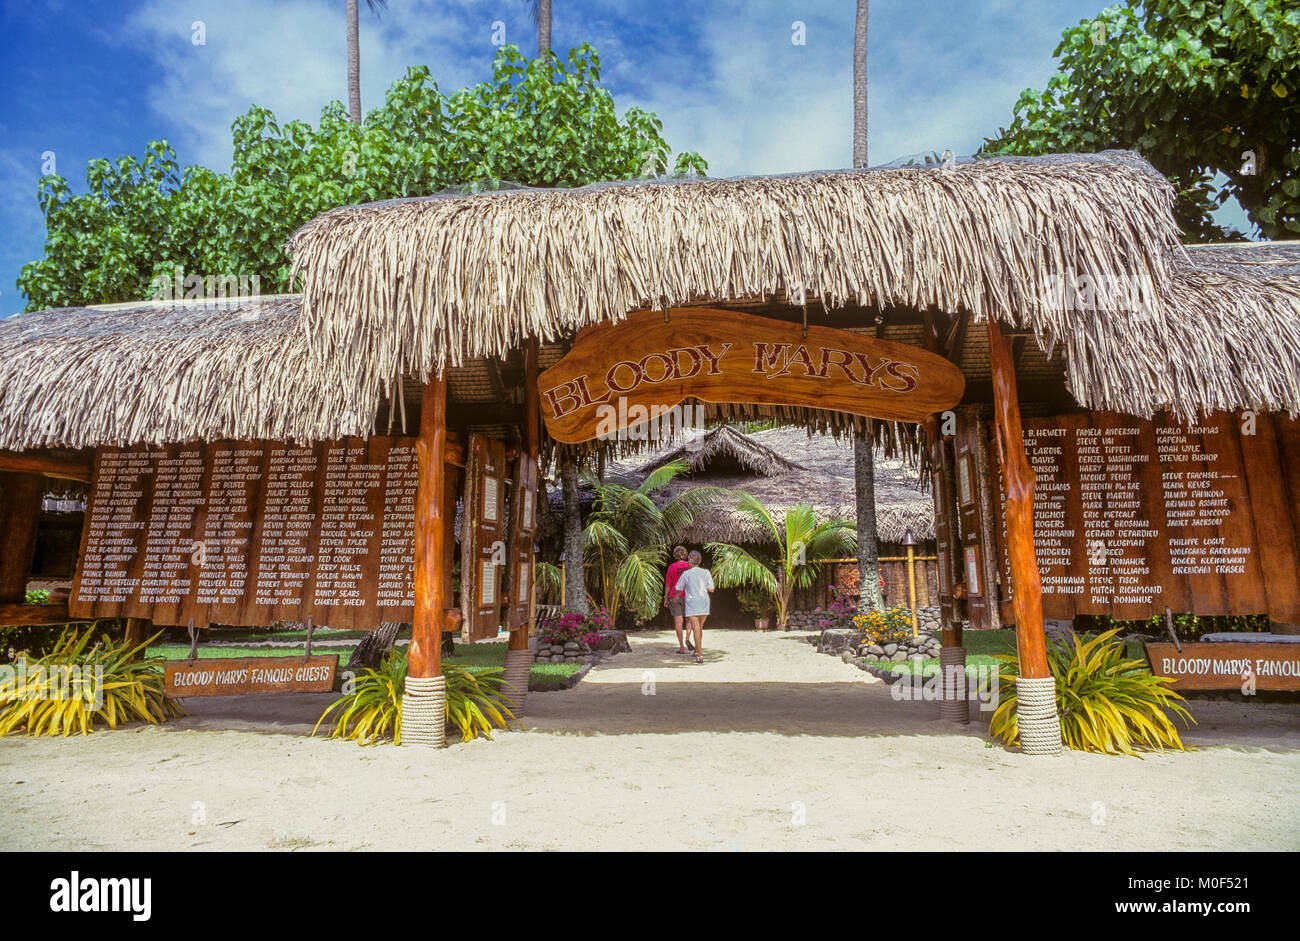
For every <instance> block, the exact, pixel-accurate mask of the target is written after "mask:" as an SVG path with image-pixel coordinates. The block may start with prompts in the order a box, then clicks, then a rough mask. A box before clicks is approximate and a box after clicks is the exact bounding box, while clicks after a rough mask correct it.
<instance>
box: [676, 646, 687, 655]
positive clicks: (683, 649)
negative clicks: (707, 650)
mask: <svg viewBox="0 0 1300 941" xmlns="http://www.w3.org/2000/svg"><path fill="white" fill-rule="evenodd" d="M677 652H678V653H679V654H684V653H686V648H685V647H678V648H677Z"/></svg>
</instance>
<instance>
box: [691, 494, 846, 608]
mask: <svg viewBox="0 0 1300 941" xmlns="http://www.w3.org/2000/svg"><path fill="white" fill-rule="evenodd" d="M736 506H737V508H738V509H739V510H740V511H741V512H742V513H744V514H745V515H747V516H749V517H750V518H751V519H753V520H755V521H756V522H757V523H759V525H761V526H762V527H763V528H764V529H765V530H766V531H767V532H768V533H769V534H770V536H771V540H770V542H769V543H768V544H767V546H766V547H765V548H769V549H775V564H772V563H770V562H769V561H768V560H767V559H765V558H763V557H762V556H761V555H758V554H756V553H754V552H752V551H751V550H749V549H747V548H745V547H743V546H736V545H732V544H731V543H725V542H711V543H709V545H708V550H709V553H710V554H711V555H712V557H713V581H714V583H715V584H717V585H718V587H719V588H741V587H749V588H754V589H757V590H758V591H761V592H762V593H763V594H765V595H766V596H767V597H768V598H769V599H770V600H771V604H772V607H773V608H774V609H775V610H776V623H777V626H778V627H779V628H780V629H781V630H785V626H786V621H787V620H788V619H789V615H790V599H791V598H792V597H793V596H794V592H795V589H796V588H805V587H807V586H808V585H811V584H812V583H813V582H814V581H815V580H816V579H817V575H818V574H819V573H820V572H821V570H822V566H823V565H824V564H825V563H826V562H828V561H830V560H831V559H842V558H844V556H845V554H846V553H848V552H851V551H852V550H853V548H854V546H855V545H856V542H857V532H856V527H855V526H854V525H853V523H852V522H850V521H849V520H844V519H831V520H827V521H826V522H825V523H818V522H817V514H816V513H815V512H814V511H813V508H812V507H810V506H793V507H789V508H788V509H787V510H786V511H785V519H784V520H782V521H781V522H780V523H778V522H777V520H776V518H775V517H774V516H773V515H772V513H771V511H770V510H768V508H767V507H765V506H764V505H763V503H762V502H761V501H760V500H758V499H757V498H756V497H754V496H753V495H751V494H748V493H742V494H741V495H740V498H739V500H738V502H737V504H736Z"/></svg>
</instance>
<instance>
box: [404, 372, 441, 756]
mask: <svg viewBox="0 0 1300 941" xmlns="http://www.w3.org/2000/svg"><path fill="white" fill-rule="evenodd" d="M446 449H447V380H446V377H445V376H434V377H430V378H429V380H428V381H427V382H426V383H425V384H424V394H423V397H422V400H421V405H420V436H419V438H418V439H417V441H416V458H417V461H418V466H419V475H420V479H419V483H418V485H417V487H416V492H415V619H414V620H413V621H412V623H411V647H410V653H409V656H408V661H407V671H406V689H405V692H404V693H403V695H402V723H401V742H402V744H403V745H432V746H435V747H441V746H442V745H445V744H446V736H447V731H446V718H447V690H446V680H445V678H444V677H443V676H442V625H443V618H444V617H445V612H446V608H447V598H446V581H445V577H446V568H447V566H449V565H451V554H450V553H449V552H448V551H447V549H448V546H447V527H446V525H445V521H444V519H443V516H444V514H445V513H446V506H445V496H446V483H447V474H446V469H445V467H444V464H443V458H444V456H445V454H446Z"/></svg>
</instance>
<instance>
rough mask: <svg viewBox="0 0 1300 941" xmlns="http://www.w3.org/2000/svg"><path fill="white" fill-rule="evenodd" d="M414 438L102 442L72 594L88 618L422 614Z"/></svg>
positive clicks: (76, 611)
mask: <svg viewBox="0 0 1300 941" xmlns="http://www.w3.org/2000/svg"><path fill="white" fill-rule="evenodd" d="M417 480H418V469H417V465H416V455H415V439H414V438H394V437H373V438H368V439H363V438H347V439H344V440H341V441H334V442H322V443H319V444H316V445H292V444H284V443H280V442H272V441H256V442H215V443H208V444H186V445H172V446H169V447H164V448H133V449H116V448H101V449H100V450H99V451H98V452H97V453H96V456H95V472H94V478H93V481H92V486H91V494H90V499H89V501H88V503H87V506H86V523H85V529H84V530H83V533H82V541H81V555H80V562H79V564H78V566H77V573H76V578H75V580H74V582H73V586H72V593H71V597H70V598H69V603H68V607H69V612H70V614H71V615H72V616H73V617H77V618H101V617H135V618H148V619H149V620H151V621H153V622H154V623H155V624H188V623H189V622H190V619H191V618H192V619H193V622H194V625H195V626H196V627H206V626H207V625H209V624H213V623H215V624H241V625H248V626H266V625H270V624H271V623H273V622H275V621H300V622H301V621H306V620H307V619H308V618H311V620H312V621H313V622H314V623H315V624H320V625H325V626H329V627H334V628H354V629H363V630H372V629H374V628H377V627H379V625H380V623H381V622H383V621H410V620H411V619H412V618H413V617H414V604H415V589H414V584H413V559H414V548H415V545H414V543H415V491H416V484H417Z"/></svg>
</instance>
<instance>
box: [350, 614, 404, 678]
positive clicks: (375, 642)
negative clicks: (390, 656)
mask: <svg viewBox="0 0 1300 941" xmlns="http://www.w3.org/2000/svg"><path fill="white" fill-rule="evenodd" d="M401 629H402V625H401V624H400V623H398V622H397V621H385V622H384V623H382V624H380V625H379V630H377V631H371V632H370V633H368V634H366V636H365V637H363V638H361V643H359V644H357V646H356V649H355V650H353V651H352V659H351V660H349V661H348V669H349V670H351V671H353V672H354V673H360V672H361V670H363V669H371V670H374V669H377V668H378V667H379V661H381V660H383V659H384V656H385V655H386V654H387V653H388V651H390V650H392V649H393V643H394V641H396V640H397V632H398V631H400V630H401Z"/></svg>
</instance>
